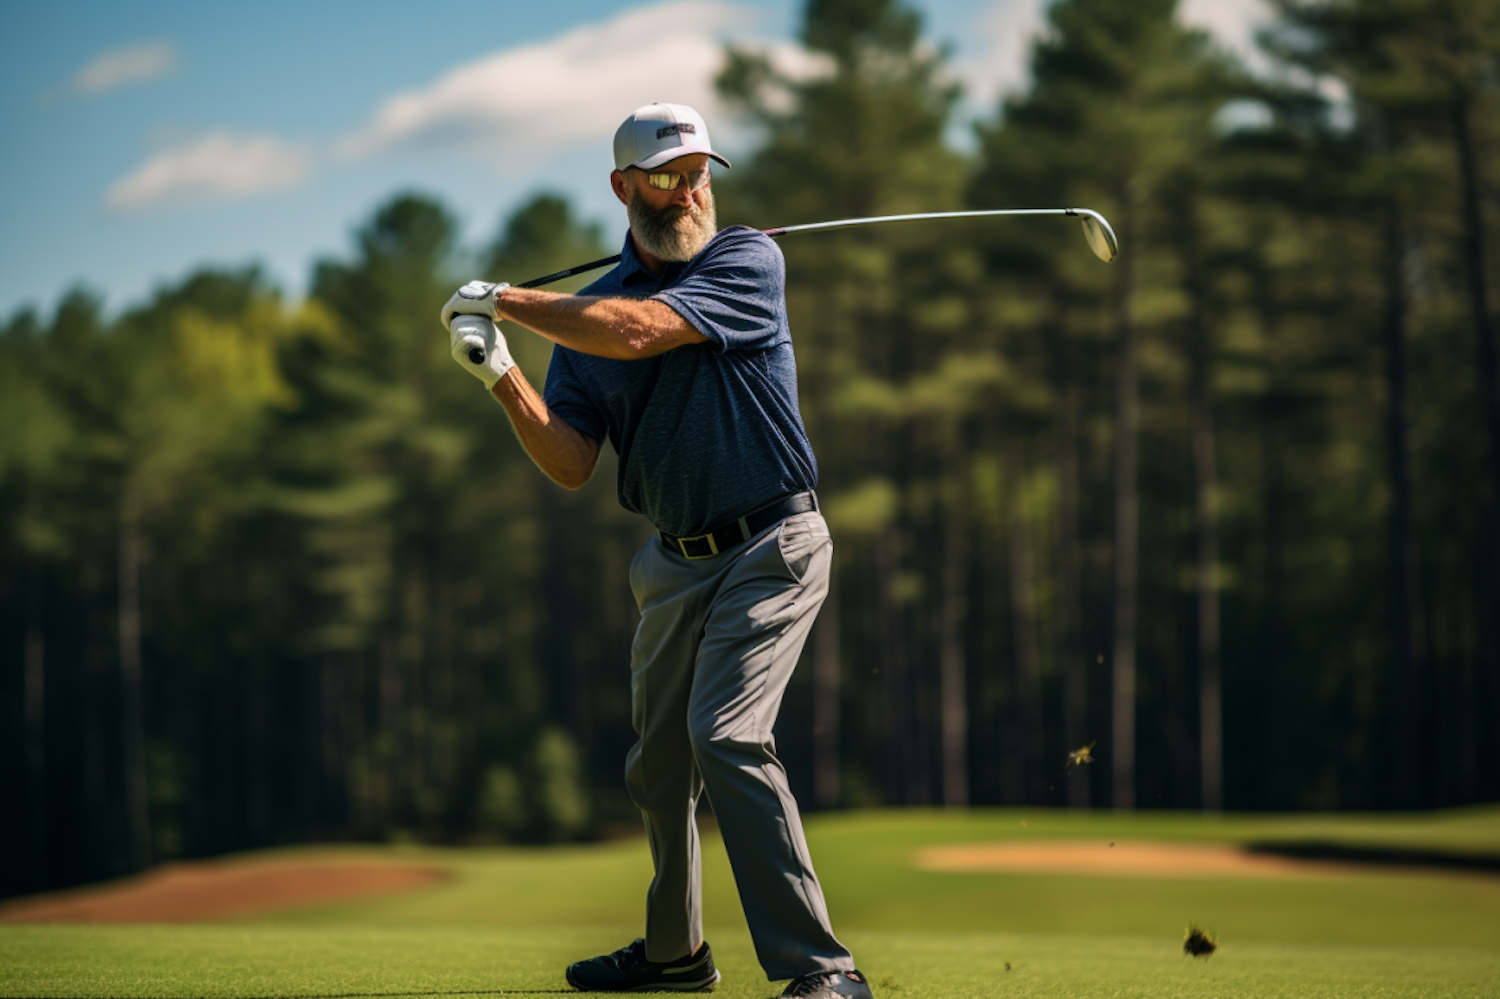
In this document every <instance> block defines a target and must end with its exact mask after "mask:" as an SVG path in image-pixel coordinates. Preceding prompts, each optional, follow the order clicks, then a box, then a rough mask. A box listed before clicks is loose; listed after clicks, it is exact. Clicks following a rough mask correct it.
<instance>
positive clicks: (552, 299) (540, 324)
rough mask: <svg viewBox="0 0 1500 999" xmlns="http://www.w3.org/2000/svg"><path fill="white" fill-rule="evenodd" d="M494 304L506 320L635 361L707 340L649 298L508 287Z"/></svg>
mask: <svg viewBox="0 0 1500 999" xmlns="http://www.w3.org/2000/svg"><path fill="white" fill-rule="evenodd" d="M495 305H496V310H497V311H498V312H499V314H500V316H501V317H502V318H504V319H509V320H511V321H512V322H515V323H519V324H520V325H522V326H525V327H526V328H527V329H529V330H531V331H532V332H534V333H537V334H539V335H541V336H543V337H546V338H547V339H548V340H551V341H553V342H554V343H560V344H562V345H563V346H564V347H568V348H570V349H572V350H576V351H578V352H580V353H583V354H593V355H594V356H596V357H612V358H615V359H617V360H627V361H628V360H636V359H638V358H642V357H653V356H655V355H656V354H663V353H665V352H667V351H669V350H671V349H673V348H674V347H681V346H682V345H683V344H688V343H702V342H703V341H704V340H705V339H707V338H706V337H705V336H703V334H702V333H699V332H698V331H697V330H696V329H694V328H693V326H692V324H690V323H689V322H688V321H687V320H686V319H683V318H682V317H681V316H679V315H678V314H677V313H676V312H675V311H674V310H673V309H672V308H671V306H668V305H665V304H663V303H662V302H656V301H651V300H649V299H629V298H593V297H584V296H580V295H559V294H556V293H555V292H550V291H541V290H539V289H536V288H506V289H504V290H503V291H502V292H501V293H500V294H499V295H498V296H497V298H496V301H495Z"/></svg>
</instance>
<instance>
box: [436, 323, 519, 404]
mask: <svg viewBox="0 0 1500 999" xmlns="http://www.w3.org/2000/svg"><path fill="white" fill-rule="evenodd" d="M448 337H449V341H448V343H449V350H450V352H451V353H452V354H453V360H455V361H457V362H458V365H459V367H461V368H463V369H464V370H466V371H468V372H469V373H470V374H472V375H473V376H474V377H475V378H478V379H479V380H480V381H482V382H484V387H485V388H487V389H492V388H494V387H495V383H496V382H498V381H499V380H500V379H501V378H504V377H505V373H506V372H507V371H509V370H510V369H511V368H514V367H515V366H516V362H515V361H513V360H511V356H510V346H509V345H508V344H506V342H505V334H503V333H501V332H500V327H498V326H496V325H495V324H494V323H493V322H491V321H490V320H488V319H486V318H485V317H484V316H473V315H469V316H464V315H460V316H458V317H456V318H455V319H454V320H453V324H452V325H451V326H450V327H449V329H448Z"/></svg>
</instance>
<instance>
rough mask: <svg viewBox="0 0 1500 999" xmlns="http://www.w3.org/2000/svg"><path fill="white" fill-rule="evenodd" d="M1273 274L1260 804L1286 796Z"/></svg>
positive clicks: (1258, 674)
mask: <svg viewBox="0 0 1500 999" xmlns="http://www.w3.org/2000/svg"><path fill="white" fill-rule="evenodd" d="M1270 239H1271V237H1270V233H1269V232H1268V231H1262V232H1259V233H1257V237H1256V243H1257V244H1258V245H1261V246H1265V245H1266V244H1268V243H1269V242H1270ZM1275 289H1276V278H1275V275H1274V274H1273V273H1271V272H1270V266H1269V265H1268V264H1266V263H1264V262H1262V264H1261V265H1260V268H1259V269H1258V270H1257V272H1256V282H1255V285H1254V295H1255V301H1256V302H1257V304H1258V309H1257V312H1258V316H1257V318H1258V321H1259V324H1260V330H1261V336H1262V338H1263V339H1264V341H1265V344H1266V354H1267V370H1268V371H1269V375H1270V382H1271V385H1270V390H1269V392H1268V393H1267V394H1266V395H1265V396H1263V397H1262V399H1261V401H1260V408H1259V412H1258V416H1259V419H1258V421H1257V422H1258V424H1259V434H1260V462H1261V496H1260V500H1261V513H1262V516H1263V517H1264V518H1265V534H1264V537H1265V541H1264V543H1263V544H1262V545H1261V551H1262V553H1263V554H1262V558H1263V562H1262V567H1263V568H1262V576H1261V590H1262V593H1263V597H1262V604H1261V613H1260V617H1259V631H1260V634H1259V635H1258V636H1257V643H1258V650H1257V651H1258V665H1257V668H1256V670H1255V679H1256V683H1257V688H1258V689H1257V693H1258V704H1257V710H1258V711H1259V719H1258V721H1259V734H1260V758H1259V760H1258V761H1257V764H1258V765H1257V767H1256V770H1255V773H1256V794H1257V800H1258V804H1259V807H1260V808H1262V809H1266V808H1278V807H1284V806H1283V802H1285V801H1286V800H1288V799H1287V798H1286V797H1285V796H1284V795H1285V791H1286V786H1285V784H1284V783H1283V782H1282V780H1281V779H1280V774H1281V760H1282V749H1281V747H1282V745H1283V743H1284V741H1285V739H1286V732H1285V722H1284V717H1285V716H1284V713H1283V710H1282V708H1283V704H1282V689H1281V688H1282V676H1281V674H1282V668H1281V663H1282V660H1283V658H1284V657H1285V656H1286V648H1285V643H1286V639H1285V637H1284V636H1283V631H1284V630H1285V629H1284V625H1283V623H1282V622H1283V620H1284V618H1285V611H1284V601H1285V597H1284V595H1283V594H1284V593H1285V587H1286V558H1285V554H1284V552H1285V548H1286V545H1285V541H1284V537H1285V534H1286V529H1285V509H1286V506H1287V499H1286V492H1287V487H1286V485H1285V480H1286V475H1285V473H1284V471H1283V463H1284V462H1285V460H1286V458H1285V455H1284V453H1283V448H1282V434H1283V430H1282V421H1283V415H1282V414H1283V411H1284V410H1283V407H1282V405H1281V402H1280V399H1279V398H1278V397H1277V393H1278V392H1279V390H1280V385H1281V378H1282V377H1283V376H1282V372H1281V371H1280V369H1279V367H1278V356H1277V347H1276V341H1277V336H1278V332H1279V331H1280V329H1281V316H1280V313H1279V311H1278V308H1277V305H1276V299H1275Z"/></svg>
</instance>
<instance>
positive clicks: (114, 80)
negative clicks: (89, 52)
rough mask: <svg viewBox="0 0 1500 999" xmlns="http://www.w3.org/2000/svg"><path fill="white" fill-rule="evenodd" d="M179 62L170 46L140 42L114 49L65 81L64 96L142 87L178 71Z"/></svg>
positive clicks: (161, 43)
mask: <svg viewBox="0 0 1500 999" xmlns="http://www.w3.org/2000/svg"><path fill="white" fill-rule="evenodd" d="M180 63H181V60H180V59H179V58H178V56H177V49H176V48H175V47H174V46H173V45H172V43H171V42H165V41H160V42H143V43H141V44H139V45H127V46H125V47H124V48H119V49H113V50H111V51H109V52H105V53H104V54H102V55H100V56H98V57H96V58H95V59H94V61H93V62H90V63H89V64H88V65H87V66H84V67H83V68H82V69H80V70H79V71H78V72H77V74H76V75H74V77H73V79H71V80H69V81H68V85H67V88H66V89H67V92H68V93H69V94H72V95H73V96H76V97H97V96H98V95H100V94H107V93H109V92H110V91H111V90H119V89H120V88H121V87H128V86H131V85H132V84H136V83H145V82H146V81H147V80H154V79H156V78H157V77H161V76H169V75H170V74H172V73H175V72H176V71H177V67H178V66H179V65H180Z"/></svg>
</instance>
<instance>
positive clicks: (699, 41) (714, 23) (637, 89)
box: [340, 0, 751, 173]
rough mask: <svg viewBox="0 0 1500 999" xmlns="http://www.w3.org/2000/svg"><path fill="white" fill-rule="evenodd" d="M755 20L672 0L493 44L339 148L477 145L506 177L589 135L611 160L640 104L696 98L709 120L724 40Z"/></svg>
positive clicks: (389, 105)
mask: <svg viewBox="0 0 1500 999" xmlns="http://www.w3.org/2000/svg"><path fill="white" fill-rule="evenodd" d="M750 17H751V12H750V11H749V10H748V9H746V8H745V7H742V6H737V5H734V4H730V3H725V2H719V0H676V2H669V3H657V4H653V5H651V6H648V7H637V8H633V9H631V10H627V11H624V12H623V13H621V14H619V15H617V16H615V17H613V18H611V19H609V20H608V21H604V22H602V23H598V24H590V25H585V26H582V27H579V28H575V29H573V30H571V31H568V32H566V33H565V34H562V35H559V36H558V37H557V38H554V39H550V40H548V41H545V42H538V43H536V44H532V45H525V46H521V47H519V48H514V49H508V50H504V51H501V52H496V53H494V54H493V55H489V56H485V57H483V58H481V59H477V60H475V61H473V62H470V63H467V64H465V65H462V66H458V67H456V68H455V69H453V70H452V71H450V72H449V73H447V74H446V75H444V76H443V77H441V78H440V79H438V80H437V81H436V82H434V83H432V84H431V85H429V86H427V87H424V88H422V89H419V90H413V91H410V92H408V93H404V94H398V95H397V96H395V97H393V98H391V99H390V100H388V101H386V102H385V104H384V105H382V106H381V107H380V109H379V110H378V111H377V112H376V113H375V115H374V118H373V120H372V121H371V122H370V123H369V124H368V125H367V126H366V127H364V128H362V129H360V130H359V131H357V132H356V133H354V134H353V135H351V136H349V137H348V138H347V139H345V140H344V142H343V143H341V146H340V149H341V151H342V152H343V153H344V154H345V155H347V156H366V155H370V154H372V153H376V152H380V151H383V150H388V149H396V148H403V147H412V146H421V147H424V148H433V147H442V146H446V147H450V148H459V149H464V150H469V151H476V152H480V153H483V154H485V155H487V156H488V157H489V158H491V159H492V160H493V161H494V162H495V163H496V165H497V166H498V167H499V168H500V169H502V170H503V171H504V172H507V173H510V172H514V171H515V170H518V169H521V168H523V167H525V166H527V165H533V164H535V163H536V162H537V161H539V160H543V159H546V158H548V157H549V156H550V155H551V154H552V153H555V152H557V151H558V150H561V149H564V148H567V147H570V146H573V145H577V144H583V143H590V144H592V145H594V146H595V147H596V148H597V149H598V150H599V153H600V157H601V159H605V160H606V161H607V158H608V155H607V150H608V149H609V146H608V138H609V136H612V135H613V134H614V130H615V128H616V126H618V125H619V123H620V121H621V120H622V119H623V118H624V117H625V115H626V114H628V113H629V112H630V111H632V110H633V109H635V108H636V107H639V106H640V105H642V104H649V103H651V102H652V101H670V102H673V103H680V104H691V105H693V106H694V107H696V108H697V109H698V110H699V111H700V112H701V113H703V114H704V115H705V116H706V117H708V118H709V119H710V120H711V121H712V120H714V118H715V111H716V110H717V101H716V99H715V95H714V91H713V78H714V75H715V73H716V72H717V71H718V69H719V67H720V66H721V65H722V63H723V58H724V46H723V36H724V35H725V34H726V32H727V31H728V29H731V28H735V27H739V26H741V25H743V24H744V23H745V22H746V21H747V20H748V19H749V18H750Z"/></svg>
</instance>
